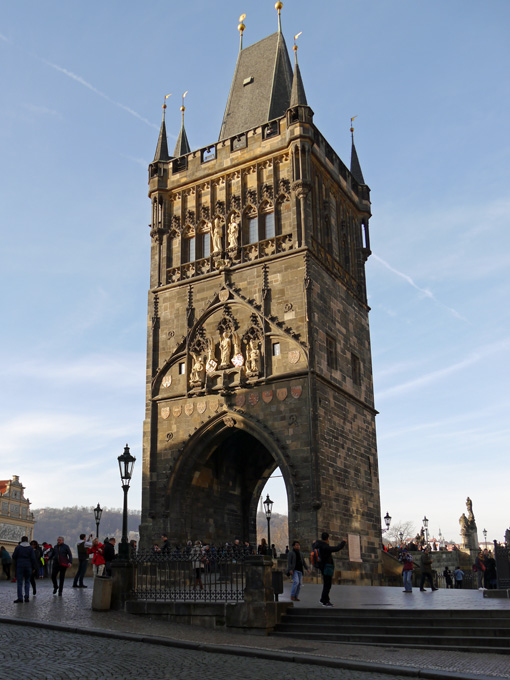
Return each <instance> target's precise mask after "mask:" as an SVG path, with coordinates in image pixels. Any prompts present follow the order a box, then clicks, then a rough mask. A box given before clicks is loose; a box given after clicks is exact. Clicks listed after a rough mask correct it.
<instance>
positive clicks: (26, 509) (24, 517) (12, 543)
mask: <svg viewBox="0 0 510 680" xmlns="http://www.w3.org/2000/svg"><path fill="white" fill-rule="evenodd" d="M24 490H25V487H24V486H23V485H22V484H21V482H20V481H19V477H18V475H14V476H13V478H12V480H11V479H6V480H0V545H3V546H4V547H5V548H6V549H7V550H8V551H9V552H10V553H12V551H13V550H14V548H15V547H16V546H17V545H18V543H19V542H20V541H21V538H22V536H28V540H29V541H31V540H32V538H33V533H34V524H35V520H34V515H33V513H31V512H30V501H29V500H28V498H25V495H24V493H23V492H24Z"/></svg>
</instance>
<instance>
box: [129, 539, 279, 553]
mask: <svg viewBox="0 0 510 680" xmlns="http://www.w3.org/2000/svg"><path fill="white" fill-rule="evenodd" d="M132 544H135V545H134V551H135V552H136V541H131V542H130V546H131V549H132V550H133V546H132ZM198 544H200V546H201V549H202V550H203V552H205V553H206V554H207V556H208V557H210V558H212V559H214V558H217V557H219V558H229V557H236V556H237V557H241V556H246V555H270V556H271V557H273V558H275V559H276V557H277V556H278V555H277V552H276V547H275V544H274V543H272V544H271V547H269V546H268V544H267V541H266V539H265V538H262V539H261V541H260V544H259V545H258V546H257V547H256V548H255V546H253V545H252V544H251V543H250V541H244V542H242V541H241V540H240V539H239V538H236V539H235V540H233V541H231V542H229V541H227V542H225V543H221V544H220V545H218V546H217V545H215V544H214V543H206V542H202V541H195V543H193V541H187V543H186V545H183V546H181V545H179V544H176V545H174V546H173V547H172V545H171V544H170V542H169V540H168V536H167V535H166V534H161V542H160V543H154V544H153V545H152V548H151V552H152V553H153V554H155V555H160V554H161V555H169V556H172V557H174V558H175V559H187V558H188V557H189V556H190V554H191V552H192V550H193V548H194V547H195V546H197V545H198Z"/></svg>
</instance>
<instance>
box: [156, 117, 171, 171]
mask: <svg viewBox="0 0 510 680" xmlns="http://www.w3.org/2000/svg"><path fill="white" fill-rule="evenodd" d="M168 160H170V156H169V155H168V142H167V138H166V126H165V116H163V120H162V121H161V129H160V131H159V139H158V144H157V146H156V153H155V154H154V160H153V163H156V162H157V161H168Z"/></svg>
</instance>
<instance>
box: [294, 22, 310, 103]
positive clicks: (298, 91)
mask: <svg viewBox="0 0 510 680" xmlns="http://www.w3.org/2000/svg"><path fill="white" fill-rule="evenodd" d="M302 32H303V31H300V32H299V33H298V34H297V35H295V36H294V47H293V48H292V49H293V50H294V76H293V78H292V90H291V93H290V107H289V108H293V107H294V106H308V103H307V101H306V94H305V88H304V85H303V80H302V78H301V71H300V70H299V64H298V59H297V51H298V46H297V42H296V41H297V39H298V38H299V36H300V35H301V33H302Z"/></svg>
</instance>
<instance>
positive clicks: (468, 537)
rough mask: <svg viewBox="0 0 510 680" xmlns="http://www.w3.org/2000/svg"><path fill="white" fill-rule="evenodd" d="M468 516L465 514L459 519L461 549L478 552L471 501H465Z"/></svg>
mask: <svg viewBox="0 0 510 680" xmlns="http://www.w3.org/2000/svg"><path fill="white" fill-rule="evenodd" d="M466 508H467V511H468V516H467V517H466V515H465V513H463V514H462V516H461V517H460V519H459V524H460V535H461V536H462V547H463V548H464V549H465V550H473V551H476V550H478V531H477V528H476V522H475V516H474V514H473V501H472V500H471V499H470V498H469V496H468V497H467V499H466Z"/></svg>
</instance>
